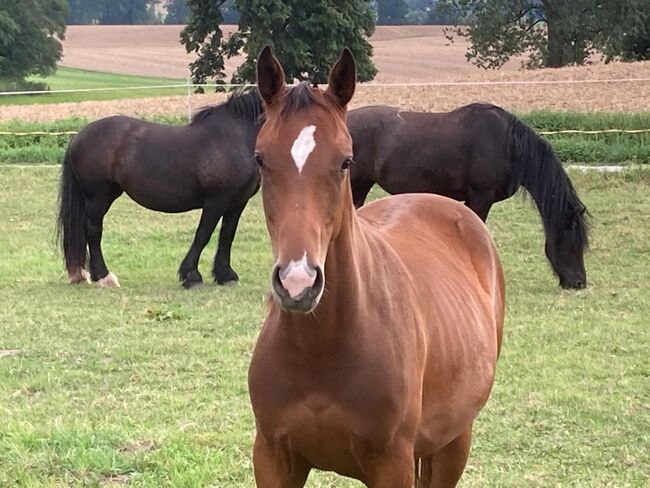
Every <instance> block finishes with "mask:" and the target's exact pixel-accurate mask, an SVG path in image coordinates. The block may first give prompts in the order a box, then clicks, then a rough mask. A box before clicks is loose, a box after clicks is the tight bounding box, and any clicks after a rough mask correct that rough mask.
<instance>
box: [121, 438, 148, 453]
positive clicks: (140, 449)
mask: <svg viewBox="0 0 650 488" xmlns="http://www.w3.org/2000/svg"><path fill="white" fill-rule="evenodd" d="M154 447H155V446H154V443H153V442H151V441H133V442H129V443H128V444H126V445H124V446H122V447H121V448H120V452H127V453H132V454H140V453H144V452H149V451H152V450H153V449H154Z"/></svg>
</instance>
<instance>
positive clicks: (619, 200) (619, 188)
mask: <svg viewBox="0 0 650 488" xmlns="http://www.w3.org/2000/svg"><path fill="white" fill-rule="evenodd" d="M571 176H572V178H573V180H574V183H575V186H576V188H577V189H578V191H579V192H580V194H581V196H582V197H583V200H584V201H585V202H586V204H587V206H588V207H589V209H590V211H591V213H592V222H593V228H592V244H591V250H590V251H589V253H588V255H587V260H586V265H587V269H588V273H589V281H590V286H589V288H588V289H587V290H585V291H580V292H567V291H563V290H560V289H559V288H558V287H557V286H556V280H555V278H554V277H553V276H552V274H551V272H550V271H549V268H548V265H547V263H546V261H545V259H544V256H543V237H542V234H541V231H540V224H539V219H538V216H537V215H536V213H535V212H534V211H533V210H532V208H531V206H530V205H529V204H527V203H525V202H522V201H521V200H520V199H518V198H514V199H511V200H509V201H507V202H504V203H502V204H499V205H497V206H496V207H495V209H494V210H493V214H492V215H491V216H490V220H489V227H490V228H491V230H492V232H493V234H494V237H495V240H496V242H497V245H498V247H499V249H500V252H501V256H502V260H503V263H504V268H505V272H506V278H507V282H508V312H507V319H506V326H505V338H504V347H503V351H502V356H501V360H500V363H499V368H498V372H497V382H496V385H495V387H494V390H493V394H492V397H491V399H490V401H489V403H488V405H487V407H486V409H485V410H484V411H483V412H482V414H481V415H480V417H479V419H478V421H477V422H476V424H475V427H476V429H475V440H474V447H473V450H472V454H471V458H470V463H469V466H468V469H467V471H466V474H465V476H464V478H463V481H462V486H464V487H484V486H500V487H521V486H526V487H548V486H585V487H598V486H612V487H626V486H630V487H642V486H647V485H648V482H649V480H650V468H649V466H648V459H649V458H650V452H649V449H648V435H649V432H650V404H649V399H648V398H649V387H648V376H649V375H650V342H649V341H648V317H649V316H650V296H649V294H648V283H650V199H648V197H647V195H648V192H649V191H650V171H647V170H637V171H629V172H625V173H622V174H598V173H577V172H574V173H572V175H571ZM57 177H58V171H57V169H56V168H42V167H41V168H15V167H11V166H2V167H0V187H2V188H3V191H2V192H0V208H2V209H3V219H0V303H2V304H3V306H2V308H1V309H0V419H2V421H1V424H0V425H1V426H0V486H51V487H54V486H122V485H127V484H128V485H131V486H150V487H158V486H197V487H198V486H201V487H203V486H215V487H230V486H236V487H239V486H241V487H250V486H253V481H252V474H251V460H250V451H251V442H252V439H253V431H254V427H253V420H252V415H251V411H250V407H249V403H248V396H247V386H246V370H247V366H248V364H249V360H250V352H251V349H252V346H253V344H254V341H255V338H256V335H257V333H258V331H259V328H260V324H261V322H262V319H263V300H264V298H265V296H266V293H267V291H268V282H269V272H270V265H271V259H270V249H269V243H268V240H267V237H266V231H265V229H264V224H263V215H262V211H261V207H260V199H259V196H258V197H256V198H255V199H254V200H253V201H252V202H251V204H250V205H249V206H248V208H247V210H246V211H245V213H244V216H243V220H242V223H241V228H240V232H239V234H238V236H237V239H236V241H235V247H234V251H233V265H234V267H235V269H236V270H237V271H238V272H239V274H240V276H241V278H242V283H241V285H240V286H239V287H235V288H218V287H215V286H212V285H206V286H204V287H202V288H200V289H197V290H193V291H190V292H187V291H185V290H182V289H181V288H180V286H179V285H178V283H176V282H175V273H176V268H177V266H178V264H179V262H180V260H181V259H182V257H183V255H184V253H185V251H186V250H187V247H188V245H189V242H190V240H191V236H192V233H193V231H194V226H195V224H196V222H197V219H198V214H197V213H196V212H192V213H189V214H183V215H175V216H169V215H164V214H158V213H152V212H149V211H146V210H144V209H142V208H140V207H137V206H136V205H135V204H133V203H132V202H130V201H128V200H127V199H126V198H124V199H120V200H118V202H117V203H116V205H115V207H114V208H113V209H112V210H111V212H110V214H109V216H108V219H107V223H106V228H105V254H106V257H107V262H108V265H109V268H111V269H112V270H113V271H114V272H115V273H116V274H117V275H118V276H119V278H120V280H121V282H122V288H120V289H115V290H104V289H98V288H96V287H90V286H87V287H86V286H79V287H73V286H70V285H68V284H67V283H66V278H65V275H64V272H63V270H62V265H61V262H60V259H59V257H58V255H57V253H56V251H55V249H54V247H53V242H52V233H53V220H54V213H55V202H56V187H57ZM374 195H375V196H377V193H375V194H374ZM214 245H215V244H214V240H213V241H212V243H211V245H210V246H209V247H208V248H207V249H206V253H205V256H204V259H203V261H202V263H201V267H202V270H203V271H204V275H207V274H208V273H207V271H208V269H209V267H210V261H211V257H212V256H211V255H212V253H213V251H214ZM310 480H311V481H310V484H309V486H315V487H352V486H355V487H358V486H359V485H358V484H354V483H352V482H348V481H346V480H342V479H340V478H335V477H333V476H329V475H324V474H322V473H314V474H312V476H311V478H310Z"/></svg>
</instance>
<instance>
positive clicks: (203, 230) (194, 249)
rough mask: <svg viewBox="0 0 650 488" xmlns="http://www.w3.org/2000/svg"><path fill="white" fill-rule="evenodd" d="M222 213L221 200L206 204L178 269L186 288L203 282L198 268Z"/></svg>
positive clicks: (180, 278) (179, 276)
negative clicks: (192, 239)
mask: <svg viewBox="0 0 650 488" xmlns="http://www.w3.org/2000/svg"><path fill="white" fill-rule="evenodd" d="M222 214H223V205H222V204H221V203H220V202H218V203H217V202H210V203H206V204H205V205H204V207H203V211H202V212H201V220H200V221H199V226H198V227H197V229H196V233H195V234H194V241H192V245H191V246H190V250H189V251H188V252H187V255H186V256H185V258H184V259H183V262H182V263H181V266H180V268H179V269H178V278H179V280H180V281H181V282H182V284H183V287H184V288H192V287H193V286H197V285H200V284H201V283H203V277H202V276H201V273H199V270H198V266H199V258H200V257H201V252H202V251H203V248H204V247H205V246H206V244H207V243H208V242H209V241H210V237H212V233H213V232H214V229H215V227H216V226H217V222H219V219H220V218H221V215H222Z"/></svg>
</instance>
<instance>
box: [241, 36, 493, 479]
mask: <svg viewBox="0 0 650 488" xmlns="http://www.w3.org/2000/svg"><path fill="white" fill-rule="evenodd" d="M355 77H356V74H355V64H354V60H353V58H352V55H351V54H350V52H349V51H347V50H345V51H344V53H343V56H342V57H341V59H340V60H339V61H338V62H337V63H336V65H335V66H334V67H333V68H332V71H331V73H330V77H329V87H328V89H327V91H321V90H319V89H318V88H312V87H309V86H308V85H305V84H301V85H298V86H296V87H293V88H287V87H286V85H285V81H284V73H283V71H282V68H281V66H280V65H279V63H278V62H277V60H276V59H275V58H274V57H273V55H272V54H271V52H270V50H269V49H268V48H266V49H265V50H264V51H263V52H262V54H261V55H260V58H259V64H258V86H259V90H260V93H261V95H262V97H263V99H264V101H265V104H266V121H265V122H264V125H263V126H262V128H261V129H260V133H259V136H258V139H257V160H258V163H259V164H260V166H261V173H262V195H263V203H264V211H265V215H266V223H267V227H268V230H269V234H270V237H271V244H272V248H273V258H274V260H275V265H274V268H273V272H272V277H271V284H272V295H273V299H272V301H270V304H269V310H268V315H267V318H266V321H265V323H264V326H263V328H262V331H261V333H260V337H259V340H258V342H257V345H256V346H255V351H254V353H253V358H252V363H251V366H250V370H249V390H250V396H251V402H252V405H253V410H254V413H255V419H256V425H257V436H256V438H255V447H254V453H253V463H254V467H255V479H256V481H257V486H259V487H260V488H297V487H302V486H304V484H305V480H306V479H307V476H308V474H309V472H310V470H311V469H314V468H316V469H322V470H329V471H335V472H337V473H340V474H342V475H344V476H348V477H352V478H355V479H358V480H361V481H362V482H364V483H365V484H366V485H367V486H369V487H372V488H408V487H411V486H413V484H414V483H418V485H417V486H419V487H427V488H433V487H452V486H455V485H456V483H457V482H458V479H459V478H460V477H461V475H462V473H463V471H464V468H465V463H466V461H467V456H468V454H469V450H470V442H471V432H472V423H473V422H474V419H475V417H476V415H477V414H478V412H479V411H480V410H481V408H482V406H483V405H484V404H485V402H486V401H487V399H488V396H489V394H490V389H491V388H492V383H493V380H494V373H495V368H496V361H497V357H498V355H499V350H500V346H501V335H502V326H503V317H504V300H505V290H504V280H503V273H502V269H501V264H500V263H499V258H498V256H497V252H496V250H495V246H494V243H493V242H492V238H491V237H490V234H489V232H488V230H487V228H486V227H485V225H484V224H483V222H481V220H480V219H479V218H478V217H477V216H476V214H474V213H473V212H472V211H471V210H469V209H468V208H467V207H465V206H463V205H462V204H460V203H458V202H456V201H454V200H451V199H449V198H446V197H442V196H438V195H427V194H419V195H414V194H410V195H399V196H394V197H389V198H385V199H382V200H377V201H375V202H373V203H371V204H369V205H367V206H365V207H363V208H362V209H361V210H359V212H356V211H355V208H354V205H353V202H352V191H351V188H350V175H349V171H350V169H349V168H350V163H351V159H352V139H351V138H350V134H349V133H348V130H347V128H346V124H345V115H346V106H347V104H348V102H349V101H350V99H351V98H352V95H353V93H354V89H355Z"/></svg>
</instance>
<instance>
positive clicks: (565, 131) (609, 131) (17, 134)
mask: <svg viewBox="0 0 650 488" xmlns="http://www.w3.org/2000/svg"><path fill="white" fill-rule="evenodd" d="M648 132H650V129H603V130H581V129H563V130H543V131H537V133H538V134H540V135H543V136H551V135H557V134H587V135H596V134H645V133H648ZM78 133H79V131H74V130H66V131H58V132H48V131H34V132H10V131H0V136H15V137H28V136H73V135H76V134H78Z"/></svg>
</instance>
